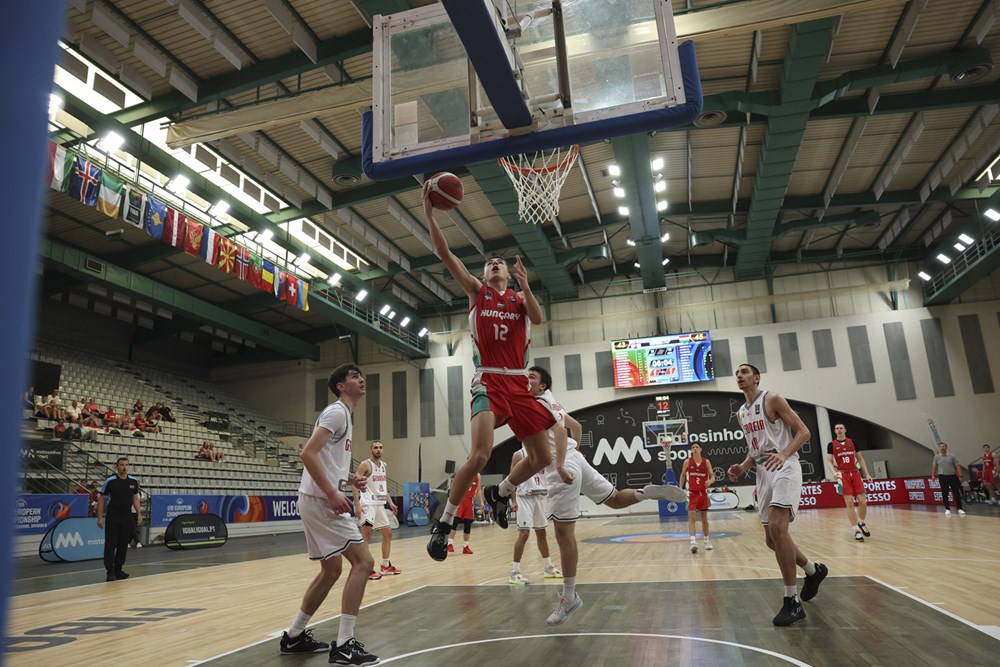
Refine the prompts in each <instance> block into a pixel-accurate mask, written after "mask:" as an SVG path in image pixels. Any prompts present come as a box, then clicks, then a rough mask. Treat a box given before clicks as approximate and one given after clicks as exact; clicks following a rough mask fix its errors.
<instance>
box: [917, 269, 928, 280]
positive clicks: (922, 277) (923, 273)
mask: <svg viewBox="0 0 1000 667" xmlns="http://www.w3.org/2000/svg"><path fill="white" fill-rule="evenodd" d="M917 275H918V276H920V279H921V280H923V281H924V282H926V281H928V280H930V279H931V277H930V275H928V274H927V273H925V272H923V271H921V272H920V273H918V274H917Z"/></svg>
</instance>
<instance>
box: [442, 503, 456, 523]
mask: <svg viewBox="0 0 1000 667" xmlns="http://www.w3.org/2000/svg"><path fill="white" fill-rule="evenodd" d="M456 512H458V505H456V504H455V503H453V502H451V501H450V500H449V501H448V502H446V503H445V504H444V512H443V513H442V514H441V520H442V521H444V522H445V523H448V524H450V523H452V520H453V519H454V518H455V513H456Z"/></svg>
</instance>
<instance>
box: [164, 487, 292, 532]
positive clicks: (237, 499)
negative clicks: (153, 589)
mask: <svg viewBox="0 0 1000 667" xmlns="http://www.w3.org/2000/svg"><path fill="white" fill-rule="evenodd" d="M151 502H152V515H151V516H152V518H151V519H150V524H151V525H152V526H153V527H154V528H161V527H163V526H167V525H169V524H170V522H171V521H173V520H174V519H176V518H177V517H179V516H182V515H185V514H215V515H217V516H219V517H220V518H221V519H222V520H223V521H224V522H225V523H256V522H259V521H296V520H299V519H301V517H300V516H299V497H298V496H297V495H296V496H209V495H205V496H199V495H166V494H162V495H154V496H153V498H152V501H151Z"/></svg>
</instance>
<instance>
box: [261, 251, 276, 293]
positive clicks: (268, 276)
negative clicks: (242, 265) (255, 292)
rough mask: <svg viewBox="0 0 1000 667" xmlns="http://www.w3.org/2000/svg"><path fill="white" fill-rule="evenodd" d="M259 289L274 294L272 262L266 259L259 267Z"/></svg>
mask: <svg viewBox="0 0 1000 667" xmlns="http://www.w3.org/2000/svg"><path fill="white" fill-rule="evenodd" d="M260 288H261V289H262V290H264V291H265V292H270V293H272V294H274V262H272V261H270V260H267V259H265V260H263V261H262V262H261V266H260Z"/></svg>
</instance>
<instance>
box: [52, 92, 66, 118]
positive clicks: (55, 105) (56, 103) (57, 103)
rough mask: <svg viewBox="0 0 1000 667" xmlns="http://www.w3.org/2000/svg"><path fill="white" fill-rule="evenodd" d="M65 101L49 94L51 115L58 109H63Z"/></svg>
mask: <svg viewBox="0 0 1000 667" xmlns="http://www.w3.org/2000/svg"><path fill="white" fill-rule="evenodd" d="M62 106H63V99H62V98H61V97H59V96H58V95H56V94H55V93H51V94H49V113H50V114H52V113H55V112H56V110H57V109H62Z"/></svg>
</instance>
